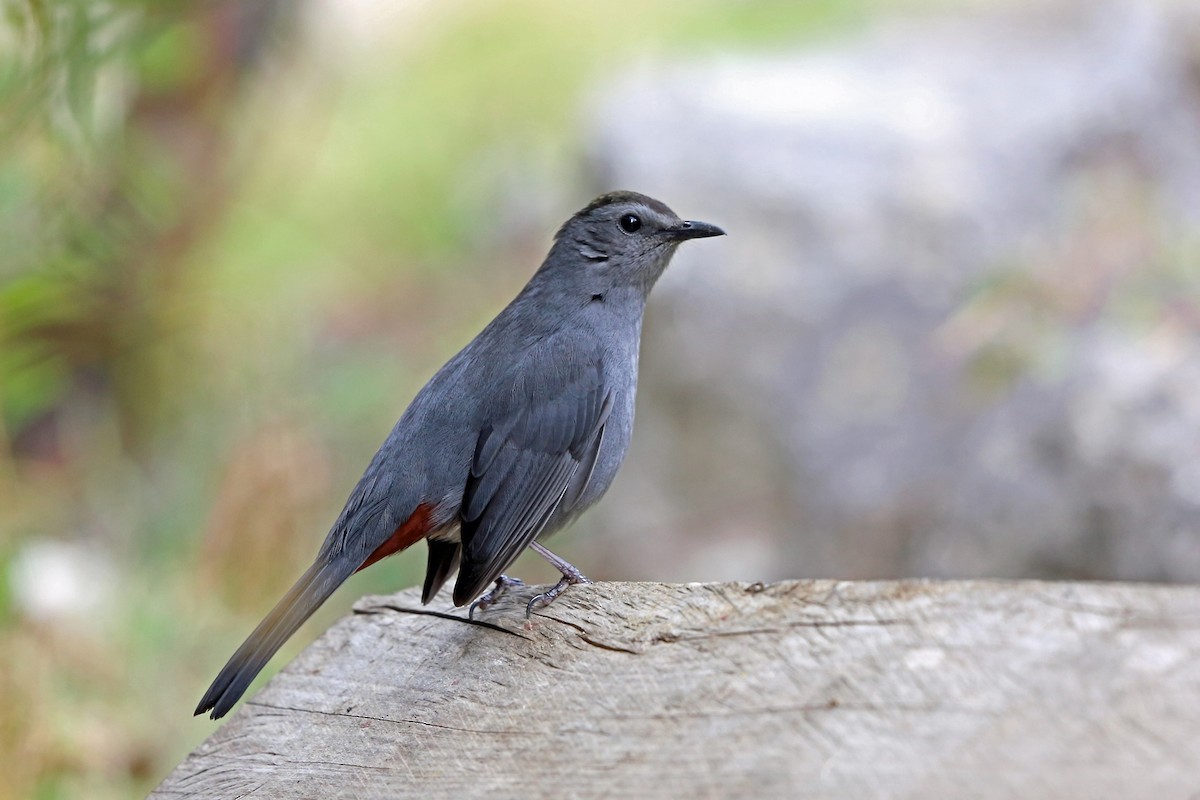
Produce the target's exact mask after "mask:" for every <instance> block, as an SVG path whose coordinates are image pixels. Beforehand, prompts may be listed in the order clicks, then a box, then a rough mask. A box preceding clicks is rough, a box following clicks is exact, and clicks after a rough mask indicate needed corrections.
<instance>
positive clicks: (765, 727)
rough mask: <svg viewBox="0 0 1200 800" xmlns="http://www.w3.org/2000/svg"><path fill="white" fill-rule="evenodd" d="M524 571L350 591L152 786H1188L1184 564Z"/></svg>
mask: <svg viewBox="0 0 1200 800" xmlns="http://www.w3.org/2000/svg"><path fill="white" fill-rule="evenodd" d="M535 590H536V589H535V588H534V587H530V588H527V589H522V590H518V591H516V592H514V593H512V594H511V595H510V596H509V598H506V600H505V601H503V602H501V603H500V604H498V605H497V606H496V607H494V608H492V609H489V610H488V612H487V613H485V614H483V615H481V618H482V619H483V620H485V621H487V622H489V623H492V624H494V625H496V626H498V627H499V628H502V629H503V630H498V629H493V628H489V627H484V626H481V625H470V624H466V623H464V622H463V621H461V620H455V619H449V618H445V617H439V616H434V615H431V614H429V613H428V611H429V610H433V611H435V612H442V611H445V612H446V613H450V612H451V609H450V608H449V606H448V604H447V603H445V602H444V597H445V595H443V596H442V597H441V598H439V599H438V600H435V602H434V603H433V604H431V606H429V607H428V608H426V609H422V608H421V607H420V605H419V604H418V594H419V593H418V592H417V591H416V590H410V591H406V592H402V593H400V594H398V595H395V596H392V597H367V598H364V599H363V600H361V601H360V602H359V603H358V604H357V605H356V606H355V613H354V614H353V615H351V616H349V617H347V618H345V619H343V620H341V621H340V622H339V623H338V624H336V625H335V626H334V627H333V628H331V629H330V630H329V631H328V632H327V633H326V634H325V635H324V636H322V637H321V638H320V639H319V640H318V641H317V642H315V643H314V644H313V645H312V646H311V647H309V648H308V649H307V650H305V651H304V652H303V653H302V654H301V655H300V656H299V657H298V658H297V659H296V660H295V661H294V662H293V663H292V664H291V665H289V666H288V667H287V668H286V669H285V670H284V671H283V672H281V673H280V674H279V675H278V676H277V677H276V678H275V679H274V680H272V681H271V682H270V683H269V684H268V685H267V686H266V687H265V688H264V689H263V690H262V691H261V692H260V693H259V694H258V695H257V696H255V697H253V698H251V699H250V700H249V702H247V703H245V704H244V705H243V706H242V708H240V709H239V710H238V711H237V712H236V713H235V714H234V715H233V717H232V718H231V719H230V720H229V722H228V723H227V724H226V725H225V726H224V727H222V728H221V729H220V730H218V731H217V733H215V734H214V735H213V736H212V737H211V738H209V739H208V740H207V741H205V742H204V743H203V744H202V745H201V746H200V747H199V748H198V749H197V750H196V751H195V752H193V753H192V754H191V755H190V756H188V758H187V759H185V760H184V762H183V763H182V764H180V765H179V767H177V768H176V769H175V770H174V771H173V772H172V773H171V774H170V775H169V776H168V777H167V779H166V780H165V781H164V782H163V783H162V785H161V786H159V788H158V789H157V790H156V791H155V792H154V793H153V794H152V795H151V797H153V798H161V800H167V799H168V798H172V799H174V798H235V797H247V798H323V797H352V798H395V797H408V796H411V797H425V798H435V797H455V798H463V797H482V796H485V795H488V796H490V797H492V798H506V797H528V798H541V797H550V796H555V797H564V798H566V797H598V798H599V797H614V798H617V797H620V798H626V797H639V798H657V797H664V798H665V797H672V798H675V797H687V798H717V797H722V798H724V797H752V796H757V797H797V798H809V797H814V798H815V797H830V798H834V797H836V798H848V797H854V798H870V797H889V798H890V797H899V798H908V797H921V798H940V797H946V798H1000V797H1005V798H1007V797H1022V798H1027V797H1055V798H1075V797H1078V798H1109V797H1111V798H1129V797H1147V798H1149V797H1153V798H1180V799H1181V800H1183V798H1191V797H1196V796H1197V795H1198V793H1200V589H1197V588H1193V587H1163V586H1146V585H1128V584H1055V583H1038V582H1013V583H1000V582H921V581H905V582H887V583H850V582H834V581H797V582H784V583H777V584H771V585H767V586H763V585H761V584H754V585H747V584H732V583H729V584H688V585H663V584H648V583H637V584H633V583H602V584H593V585H590V586H576V587H572V588H571V589H570V590H569V591H568V592H567V593H566V594H565V595H564V596H563V597H562V598H561V599H560V600H559V601H558V602H556V603H555V604H554V605H553V606H551V607H550V608H548V609H546V610H545V611H544V612H542V613H539V614H535V616H534V617H533V619H531V620H528V621H526V620H525V618H524V613H523V606H524V601H525V599H527V598H528V597H529V596H531V595H532V593H533V592H534V591H535ZM408 609H412V610H418V612H419V613H410V611H408ZM454 613H457V614H459V615H461V611H459V612H454ZM513 634H516V635H513Z"/></svg>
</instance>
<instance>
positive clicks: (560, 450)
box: [454, 359, 613, 605]
mask: <svg viewBox="0 0 1200 800" xmlns="http://www.w3.org/2000/svg"><path fill="white" fill-rule="evenodd" d="M535 371H536V370H535ZM545 374H548V375H550V376H551V378H550V379H549V380H548V381H547V383H548V384H549V385H541V386H538V385H534V386H532V387H531V386H530V385H529V384H530V381H529V379H528V377H527V376H526V377H525V378H524V379H521V380H519V381H518V382H517V383H516V384H515V385H516V386H517V387H518V391H516V392H514V393H513V394H514V398H515V400H516V402H514V403H513V405H514V406H515V408H514V409H512V410H510V411H509V413H507V414H504V415H502V416H501V417H500V418H498V419H495V420H490V421H488V422H487V424H485V425H484V426H482V430H481V431H480V434H479V441H478V443H477V445H476V447H475V457H474V459H473V462H472V464H471V470H470V475H469V478H468V480H467V485H466V490H465V491H464V493H463V503H462V511H461V512H460V513H461V530H462V562H461V565H460V568H459V573H458V580H457V582H456V584H455V587H454V602H455V604H457V605H463V604H464V603H467V602H470V601H471V600H473V599H474V598H475V597H477V596H478V595H479V594H480V593H481V592H482V591H483V590H484V589H485V588H487V586H488V585H489V584H490V583H491V582H492V581H494V580H495V579H496V578H497V577H499V576H500V573H501V572H503V571H504V570H505V569H506V568H507V567H508V565H509V564H511V563H512V562H513V561H514V560H516V558H517V556H519V555H520V554H521V551H522V550H524V549H525V548H526V547H528V546H529V544H530V543H531V542H532V541H533V540H534V539H535V538H537V536H538V534H540V533H541V532H542V530H543V528H545V526H546V524H547V523H548V522H549V521H550V519H551V518H552V517H553V516H554V512H555V511H556V510H557V509H558V507H559V505H560V504H561V503H562V502H563V499H564V497H565V496H566V495H567V494H568V493H570V494H571V495H572V498H571V502H572V503H573V502H574V500H575V499H578V496H579V494H580V493H581V492H582V488H583V484H585V483H586V481H587V478H588V477H590V475H591V471H592V469H593V467H594V465H595V459H596V451H597V450H598V449H599V445H600V441H601V436H602V432H603V428H604V423H605V421H606V420H607V418H608V414H609V411H610V410H611V408H612V401H613V399H612V393H611V392H610V391H609V390H608V389H607V388H606V387H605V385H604V380H603V370H602V368H601V364H600V361H599V359H595V360H593V361H591V362H586V363H585V364H584V365H583V366H582V367H576V368H574V369H569V370H562V371H560V372H557V373H556V372H547V373H545ZM581 465H583V468H584V474H583V475H582V476H580V475H579V472H580V468H581Z"/></svg>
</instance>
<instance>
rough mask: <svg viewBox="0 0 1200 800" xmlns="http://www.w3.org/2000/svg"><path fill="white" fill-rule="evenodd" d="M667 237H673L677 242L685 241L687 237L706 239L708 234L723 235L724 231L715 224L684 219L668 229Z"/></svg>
mask: <svg viewBox="0 0 1200 800" xmlns="http://www.w3.org/2000/svg"><path fill="white" fill-rule="evenodd" d="M666 233H667V237H668V238H670V239H674V240H675V241H677V242H682V241H686V240H688V239H707V238H708V237H709V236H724V235H725V231H723V230H721V229H720V228H718V227H717V226H716V225H709V224H708V223H707V222H696V221H695V220H690V219H689V220H684V221H683V222H681V223H679V224H678V225H676V226H675V227H674V228H671V229H669V230H668V231H667V232H666Z"/></svg>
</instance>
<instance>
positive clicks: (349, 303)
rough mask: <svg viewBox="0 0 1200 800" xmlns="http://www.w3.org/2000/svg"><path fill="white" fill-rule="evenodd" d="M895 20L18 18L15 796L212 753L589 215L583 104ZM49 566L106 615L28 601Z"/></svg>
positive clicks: (12, 254) (864, 9) (627, 11)
mask: <svg viewBox="0 0 1200 800" xmlns="http://www.w3.org/2000/svg"><path fill="white" fill-rule="evenodd" d="M872 5H873V4H871V3H868V2H865V0H857V1H856V2H832V1H831V0H829V1H822V2H810V3H791V2H773V1H772V2H713V1H712V0H707V1H704V0H701V1H698V2H689V3H682V2H667V1H666V0H659V1H658V2H638V3H634V2H624V1H622V2H614V3H609V4H605V5H604V6H603V7H602V8H597V7H595V6H587V5H581V4H566V3H556V2H552V1H551V0H522V1H521V2H514V3H506V4H499V3H485V2H454V3H449V4H445V5H437V6H434V5H432V4H414V5H412V6H409V5H400V6H393V7H390V10H388V11H383V10H375V11H364V10H362V9H360V11H359V13H374V14H377V15H378V17H379V19H378V22H377V25H376V26H373V27H378V28H380V29H382V30H380V31H376V33H375V34H374V35H373V36H369V37H365V38H362V39H361V40H359V39H356V38H355V36H356V35H357V34H354V33H353V30H352V29H350V28H346V29H345V30H344V31H343V32H342V33H341V34H340V35H335V34H330V33H327V32H326V33H323V32H322V31H323V30H325V29H326V27H327V26H328V24H329V22H330V20H329V19H324V18H323V17H336V16H337V14H336V13H335V11H333V10H331V6H330V5H329V4H326V5H311V6H301V5H299V4H296V5H292V4H282V3H261V4H247V5H245V6H239V5H237V4H231V3H207V4H187V3H152V2H149V0H144V1H142V2H137V1H136V0H121V1H120V2H107V3H86V2H82V0H79V1H78V2H32V1H28V2H20V1H16V0H9V1H8V2H5V3H4V4H3V11H4V27H3V28H2V29H0V109H2V112H3V116H2V118H0V147H3V156H2V160H0V238H2V239H3V241H4V242H5V246H4V248H3V253H0V667H2V669H0V707H3V708H4V709H5V713H4V714H3V716H2V720H3V721H2V722H0V774H3V775H4V776H5V780H4V781H3V782H0V797H6V796H12V797H38V798H58V797H89V798H106V797H124V796H129V795H136V794H138V793H144V792H146V791H148V790H149V789H150V788H151V787H152V786H153V785H154V784H155V783H156V782H157V781H158V780H159V779H161V777H162V776H163V775H164V774H165V773H166V771H167V770H168V769H169V768H170V767H171V766H172V765H173V764H174V763H175V762H176V761H178V760H179V759H180V758H181V757H182V756H183V755H184V754H185V753H186V752H187V751H188V750H190V749H191V748H192V747H194V746H195V745H196V744H197V743H198V742H199V741H200V740H201V739H202V738H203V737H204V736H206V735H207V734H208V733H210V732H211V731H212V729H213V728H214V727H215V723H209V722H207V721H202V720H192V719H191V718H190V716H189V715H190V711H191V708H192V703H193V702H194V701H195V699H196V698H197V697H198V696H199V694H200V692H201V691H202V689H203V688H204V686H205V685H207V682H208V680H209V679H210V678H211V677H212V675H213V674H214V673H215V671H216V670H217V669H218V668H219V667H220V665H221V663H223V661H224V659H225V658H226V657H227V656H228V655H229V653H230V652H231V651H232V649H233V648H234V647H236V645H237V644H238V643H239V642H240V640H241V638H242V637H243V636H244V635H245V634H246V633H247V632H248V631H249V629H250V628H251V627H252V626H253V624H255V623H256V622H257V620H258V619H259V617H261V616H262V614H263V613H265V611H266V610H267V609H268V608H269V606H270V605H271V604H272V603H273V602H274V600H275V599H276V597H277V596H278V594H279V593H280V592H282V591H283V589H284V588H286V586H287V585H288V584H289V583H290V581H291V580H292V579H293V578H294V576H295V575H296V574H297V573H298V572H299V571H300V569H302V567H303V565H304V563H305V562H306V561H307V559H308V558H309V557H310V556H311V553H312V552H313V549H314V548H315V546H316V545H317V543H318V542H319V541H320V539H321V537H322V535H323V533H324V531H325V528H326V526H327V525H328V523H329V522H330V520H331V519H332V518H333V517H334V516H335V514H336V512H337V510H338V508H339V507H340V502H341V499H342V498H343V497H344V496H345V493H346V492H347V491H348V490H349V488H350V486H351V485H352V484H353V482H354V481H355V479H356V478H357V477H358V475H359V474H360V472H361V470H362V468H363V466H364V465H365V463H366V461H367V460H368V458H369V457H370V455H371V453H372V452H373V451H374V448H375V447H376V446H377V445H378V443H379V442H380V441H381V439H382V438H383V436H384V434H385V433H386V431H387V430H388V429H389V428H390V426H391V425H392V423H393V422H394V420H395V418H396V416H397V415H398V414H399V413H400V411H401V410H402V409H403V407H404V405H405V404H406V402H407V400H408V399H409V398H410V397H411V395H412V394H413V392H414V391H415V390H416V389H417V388H418V387H419V386H420V384H421V383H422V381H423V380H424V379H425V378H426V377H427V376H428V375H429V374H430V373H431V372H432V371H433V369H435V368H436V366H437V365H438V364H439V363H440V362H441V361H442V360H443V359H444V358H445V357H447V356H448V355H449V354H450V353H451V352H452V351H453V350H454V349H455V348H457V347H458V346H460V345H461V344H462V343H463V342H465V341H466V340H467V339H468V338H469V336H470V335H471V334H473V333H474V332H475V331H476V330H477V329H478V328H479V326H480V325H481V324H482V322H484V321H485V320H486V319H487V318H488V317H489V316H490V315H491V314H492V313H494V312H495V311H496V310H497V309H498V308H499V306H500V305H502V303H503V302H504V301H505V300H506V299H507V298H508V297H509V296H511V294H512V293H513V292H514V291H515V290H516V288H517V287H518V286H519V285H520V284H521V283H522V282H523V280H524V278H525V277H526V276H527V275H528V274H529V272H530V271H531V269H532V268H533V266H534V265H535V264H536V261H537V259H538V258H540V256H541V252H542V250H543V249H544V247H545V244H546V241H547V240H548V236H549V234H550V233H551V232H552V231H553V228H554V226H555V225H556V224H557V223H558V222H559V221H560V219H559V218H560V217H561V216H562V215H563V214H564V213H565V212H568V211H570V210H572V209H573V208H575V207H576V206H577V205H579V204H580V203H582V202H584V201H586V199H587V197H586V194H587V193H588V191H589V190H590V189H591V188H593V187H590V186H586V179H585V176H582V175H581V174H580V171H579V168H578V166H577V163H578V141H579V131H578V130H577V125H578V124H579V120H580V117H579V116H578V114H577V111H576V109H577V106H578V102H579V98H580V93H581V91H582V90H583V89H585V88H586V87H587V86H589V85H591V84H594V83H599V82H603V81H604V80H605V79H606V78H607V77H608V76H610V75H618V74H620V73H621V72H622V71H623V70H624V69H625V66H626V65H627V64H630V63H634V62H636V61H637V60H639V59H646V58H670V57H675V56H680V57H693V56H703V55H705V54H707V53H711V52H712V51H713V50H714V49H716V48H728V47H736V48H742V49H746V50H758V49H763V48H785V47H791V46H794V45H795V43H796V42H798V41H801V40H804V39H807V38H810V37H814V36H819V35H828V34H830V33H833V32H836V31H839V30H842V29H844V28H846V27H851V26H854V25H857V24H859V23H860V22H861V21H862V20H863V19H864V18H865V17H866V16H867V15H868V14H869V13H870V12H871V9H872ZM414 31H419V34H418V33H416V32H414ZM48 540H49V541H60V542H65V543H68V544H69V545H71V546H72V547H75V548H77V549H78V551H79V552H80V553H82V554H85V557H84V558H83V559H82V563H83V564H84V567H83V572H82V573H81V574H82V575H83V576H91V579H94V580H95V581H97V582H98V584H97V585H98V586H99V589H98V590H97V592H98V593H97V594H96V595H95V596H94V597H82V596H75V595H72V593H71V592H70V591H68V592H67V593H66V595H65V598H66V599H65V600H62V602H61V603H60V605H59V606H56V607H55V608H54V609H52V610H50V611H46V610H45V609H42V610H39V608H41V607H40V606H37V605H36V603H34V602H33V601H32V600H31V599H30V597H29V596H28V592H27V591H26V590H24V589H21V588H20V586H23V585H24V584H21V581H22V580H24V578H22V577H21V576H22V575H25V576H27V575H28V574H31V573H30V570H31V569H33V568H32V567H31V566H30V564H32V563H34V559H32V558H31V557H30V553H31V552H34V546H35V545H37V544H38V543H41V542H45V541H48ZM51 567H52V568H54V569H58V570H60V572H62V571H63V570H66V571H65V572H63V574H64V575H66V576H67V577H68V578H71V576H72V575H76V573H71V572H70V571H69V569H68V567H67V566H66V565H59V566H58V567H54V566H53V563H51ZM531 567H532V565H531ZM421 569H423V557H422V556H420V555H417V554H409V555H406V556H402V557H400V558H397V559H391V560H389V561H388V562H385V563H384V564H381V565H380V566H378V567H375V568H373V569H372V570H370V571H368V572H367V573H365V574H363V575H361V576H358V577H356V578H355V579H354V581H353V582H352V585H351V586H350V587H349V588H348V589H346V590H345V591H344V592H342V593H341V594H339V595H338V597H337V598H335V600H334V601H333V602H331V603H330V604H329V607H327V608H326V609H323V610H322V612H321V614H320V615H319V616H318V618H317V620H316V621H315V623H314V624H313V625H312V626H311V628H309V629H307V630H306V632H304V634H303V635H301V636H299V637H297V641H296V642H293V643H291V644H290V645H289V647H288V648H287V649H286V650H285V652H284V654H283V656H282V657H280V658H277V659H276V660H275V662H274V664H273V666H272V669H276V668H278V665H280V664H283V663H286V660H287V658H288V657H289V656H290V654H292V653H294V652H296V650H298V649H299V648H300V647H301V646H302V644H303V641H301V640H304V639H305V638H306V637H311V636H312V635H313V632H315V631H317V630H320V629H321V628H323V627H324V626H325V625H327V624H328V622H329V621H330V620H331V619H333V618H335V617H336V616H338V615H340V614H341V613H344V611H345V609H346V608H347V607H348V605H349V604H350V602H351V601H352V600H353V598H355V597H357V596H359V595H361V594H363V593H366V592H371V591H380V592H383V591H392V590H395V589H398V588H401V587H403V586H407V585H410V584H412V583H414V582H415V581H417V580H418V578H419V575H420V571H421ZM534 569H535V573H534V574H535V575H537V574H540V573H537V572H536V569H538V568H534ZM33 573H35V574H36V575H40V576H41V577H40V580H41V581H42V582H43V584H48V583H49V581H48V579H47V575H48V574H49V573H45V572H44V567H43V572H40V573H39V572H36V570H33ZM54 574H57V573H53V574H51V577H53V575H54ZM60 577H61V576H60ZM43 588H45V587H43ZM76 594H78V593H77V592H76Z"/></svg>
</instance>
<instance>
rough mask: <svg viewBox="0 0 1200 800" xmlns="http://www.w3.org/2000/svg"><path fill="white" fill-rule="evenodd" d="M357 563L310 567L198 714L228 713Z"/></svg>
mask: <svg viewBox="0 0 1200 800" xmlns="http://www.w3.org/2000/svg"><path fill="white" fill-rule="evenodd" d="M357 566H358V564H357V563H354V562H352V561H348V560H346V559H344V558H337V559H335V560H334V561H333V562H332V563H330V562H324V561H318V562H317V563H315V564H313V565H312V566H311V567H309V568H308V571H307V572H305V573H304V574H303V575H302V576H300V580H298V581H296V585H295V586H293V587H292V588H291V589H289V590H288V593H287V594H285V595H284V596H283V599H282V600H280V601H279V602H278V603H277V604H276V606H275V608H273V609H272V610H271V613H270V614H268V615H267V616H266V618H265V619H264V620H263V621H262V622H260V623H258V627H257V628H255V629H254V633H252V634H250V636H249V637H248V638H247V639H246V641H245V642H243V643H242V646H241V647H239V648H238V649H237V652H236V653H234V654H233V656H232V657H230V659H229V662H228V663H226V664H225V667H224V668H223V669H222V670H221V673H220V674H219V675H217V677H216V680H214V681H213V682H212V686H209V687H208V691H207V692H205V693H204V697H203V698H201V700H200V705H198V706H196V714H203V713H204V712H205V711H209V710H211V711H212V718H213V719H219V718H221V717H223V716H225V714H226V713H228V711H229V709H231V708H233V705H234V703H236V702H237V701H238V699H239V698H240V697H241V696H242V694H243V693H245V691H246V688H247V687H249V686H250V682H251V681H253V680H254V676H256V675H258V673H259V672H260V671H261V670H262V668H263V667H264V666H266V664H267V662H268V661H270V660H271V656H273V655H275V651H277V650H278V649H279V648H280V647H282V646H283V643H284V642H286V641H287V640H288V638H289V637H291V635H292V634H293V633H295V632H296V629H297V628H299V627H300V626H301V625H303V624H304V621H305V620H306V619H308V618H309V617H310V616H312V613H313V612H314V611H316V610H317V607H318V606H320V605H321V604H322V603H324V602H325V601H326V600H327V599H329V595H331V594H333V593H334V591H335V590H336V589H337V588H338V587H339V586H341V585H342V583H343V582H344V581H345V580H346V579H347V578H349V577H350V576H351V575H352V574H354V570H355V568H356V567H357Z"/></svg>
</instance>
